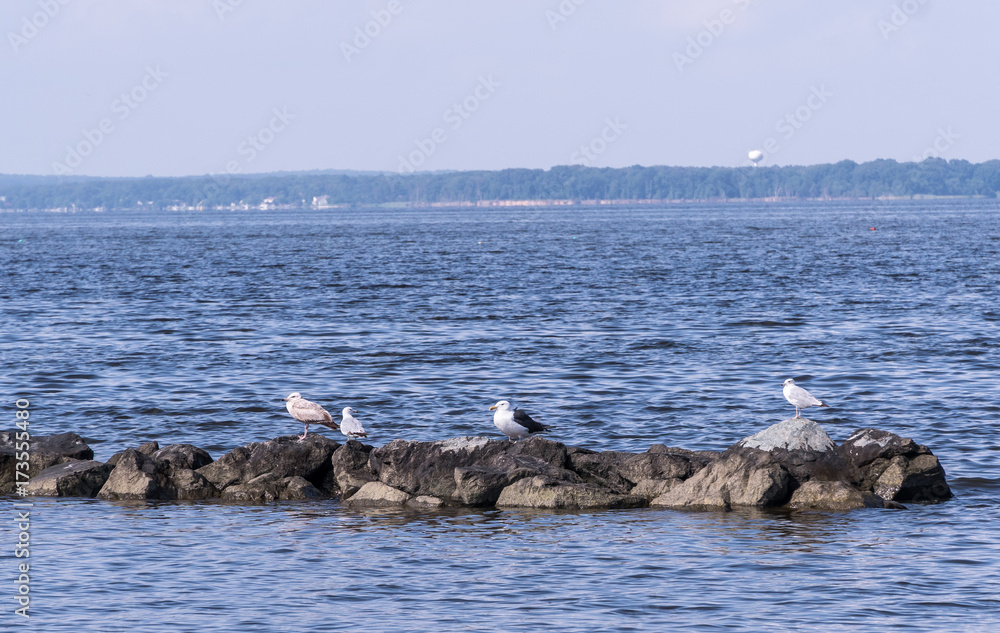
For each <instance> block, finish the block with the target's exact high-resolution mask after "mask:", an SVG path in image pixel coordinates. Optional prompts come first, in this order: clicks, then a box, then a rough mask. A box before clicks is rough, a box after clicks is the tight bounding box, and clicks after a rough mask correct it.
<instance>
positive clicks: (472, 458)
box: [352, 437, 534, 499]
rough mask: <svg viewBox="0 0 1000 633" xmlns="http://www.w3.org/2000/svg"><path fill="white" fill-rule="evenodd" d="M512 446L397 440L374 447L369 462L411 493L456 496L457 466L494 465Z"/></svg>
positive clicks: (470, 440) (476, 440)
mask: <svg viewBox="0 0 1000 633" xmlns="http://www.w3.org/2000/svg"><path fill="white" fill-rule="evenodd" d="M532 439H534V438H532ZM524 443H525V444H527V441H525V442H524ZM508 447H509V443H508V442H502V441H498V440H491V439H488V438H484V437H459V438H454V439H450V440H442V441H438V442H412V441H407V440H393V441H391V442H389V443H388V444H386V445H385V446H382V447H379V448H376V449H375V450H373V451H372V452H371V455H370V462H369V463H370V464H371V466H372V470H373V471H375V472H376V473H377V474H378V478H379V481H381V482H382V483H384V484H386V485H388V486H391V487H393V488H397V489H399V490H402V491H405V492H406V493H407V494H411V495H418V496H419V495H429V496H433V497H440V498H442V499H455V498H456V492H457V484H456V483H455V469H456V468H462V467H470V466H484V465H490V462H491V461H493V459H494V458H496V457H499V456H500V455H502V454H503V453H504V452H505V451H506V450H507V448H508ZM352 498H353V497H352Z"/></svg>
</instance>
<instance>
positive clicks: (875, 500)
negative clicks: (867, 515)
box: [788, 481, 885, 510]
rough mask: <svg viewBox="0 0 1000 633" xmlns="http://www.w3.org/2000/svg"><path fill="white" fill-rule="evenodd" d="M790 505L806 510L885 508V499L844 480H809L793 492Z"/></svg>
mask: <svg viewBox="0 0 1000 633" xmlns="http://www.w3.org/2000/svg"><path fill="white" fill-rule="evenodd" d="M788 507H789V508H795V509H806V510H858V509H861V508H884V507H885V500H884V499H882V498H881V497H879V496H877V495H875V494H873V493H871V492H862V491H860V490H858V489H857V488H855V487H854V486H851V485H849V484H847V483H845V482H843V481H807V482H805V483H804V484H802V485H801V486H800V487H799V488H798V489H797V490H796V491H795V492H794V493H793V494H792V499H791V501H789V502H788Z"/></svg>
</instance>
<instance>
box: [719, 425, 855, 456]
mask: <svg viewBox="0 0 1000 633" xmlns="http://www.w3.org/2000/svg"><path fill="white" fill-rule="evenodd" d="M736 445H737V446H743V447H746V448H756V449H758V450H762V451H773V450H775V449H781V450H786V451H816V452H820V453H822V452H825V451H829V450H832V449H833V448H835V447H836V444H835V443H834V441H833V440H831V439H830V436H829V435H827V434H826V431H824V430H823V429H822V427H820V425H819V424H817V423H816V422H814V421H813V420H810V419H808V418H789V419H787V420H782V421H781V422H778V423H777V424H772V425H771V426H769V427H767V428H766V429H764V430H763V431H761V432H760V433H755V434H754V435H751V436H750V437H746V438H743V439H742V440H740V441H739V442H737V444H736Z"/></svg>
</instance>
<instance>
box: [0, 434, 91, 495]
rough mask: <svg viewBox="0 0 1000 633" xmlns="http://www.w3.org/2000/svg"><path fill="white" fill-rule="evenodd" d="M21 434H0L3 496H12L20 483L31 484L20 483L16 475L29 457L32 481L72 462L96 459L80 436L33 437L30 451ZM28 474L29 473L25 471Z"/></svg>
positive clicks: (29, 471) (25, 481)
mask: <svg viewBox="0 0 1000 633" xmlns="http://www.w3.org/2000/svg"><path fill="white" fill-rule="evenodd" d="M18 433H19V431H3V432H0V494H10V493H12V492H14V491H15V489H16V487H17V486H16V483H17V482H21V483H24V484H26V483H27V481H28V480H26V479H17V478H16V477H17V476H16V475H15V474H14V472H15V469H16V468H17V463H18V462H19V461H21V460H19V459H18V458H19V457H23V456H25V453H27V455H26V456H27V457H28V470H27V471H26V472H27V475H28V477H29V478H30V477H34V476H35V475H37V474H39V473H40V472H42V471H43V470H45V469H46V468H48V467H50V466H55V465H56V464H61V463H63V462H67V461H71V460H90V459H94V451H93V450H91V448H90V447H89V446H87V443H86V442H84V441H83V438H82V437H80V436H79V435H77V434H76V433H59V434H56V435H32V436H30V439H29V440H27V444H28V445H29V447H28V450H23V449H24V448H25V446H24V444H25V441H24V440H20V441H19V440H18V439H17V434H18ZM21 472H25V471H23V470H22V471H21Z"/></svg>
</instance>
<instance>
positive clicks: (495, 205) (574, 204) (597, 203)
mask: <svg viewBox="0 0 1000 633" xmlns="http://www.w3.org/2000/svg"><path fill="white" fill-rule="evenodd" d="M997 198H1000V195H998V196H996V197H994V196H985V195H967V196H938V195H930V194H916V195H912V196H877V197H872V198H859V197H824V198H798V197H769V198H682V199H664V200H641V199H637V200H479V201H476V202H472V201H461V202H402V203H401V202H383V203H376V204H357V203H343V204H327V205H324V206H319V205H302V204H298V205H293V204H282V205H278V204H259V205H251V204H233V205H226V206H222V205H219V206H211V207H209V206H181V205H156V204H152V205H143V206H134V207H115V208H114V209H110V211H158V212H159V211H167V212H172V213H181V212H206V211H302V210H312V211H338V210H339V211H348V210H362V209H385V210H392V209H501V208H508V209H509V208H522V209H565V208H577V209H584V208H587V209H589V208H600V207H610V208H617V207H635V206H643V207H653V206H670V205H678V204H740V203H744V204H745V203H763V204H780V203H789V202H866V201H867V202H908V201H920V200H993V199H997ZM108 211H109V209H107V208H100V207H97V208H86V207H52V208H28V209H13V208H7V209H4V208H0V213H107V212H108Z"/></svg>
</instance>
